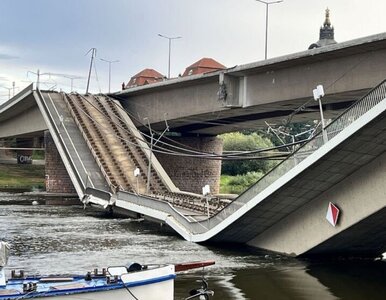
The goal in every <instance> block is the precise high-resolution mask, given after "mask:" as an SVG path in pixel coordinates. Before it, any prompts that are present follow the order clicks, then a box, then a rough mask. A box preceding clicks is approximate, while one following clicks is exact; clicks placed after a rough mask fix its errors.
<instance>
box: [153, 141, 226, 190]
mask: <svg viewBox="0 0 386 300" xmlns="http://www.w3.org/2000/svg"><path fill="white" fill-rule="evenodd" d="M172 139H173V140H174V141H176V142H178V143H181V144H183V145H185V146H186V147H192V148H194V149H198V150H199V151H204V152H209V153H219V154H221V153H222V141H221V140H220V139H219V138H217V137H207V136H206V137H173V138H172ZM181 147H184V146H181ZM174 150H175V149H174ZM156 156H157V158H158V160H159V161H160V163H161V165H162V166H163V167H164V169H165V171H166V172H167V173H168V175H169V176H170V178H171V179H172V181H173V182H174V184H175V185H176V186H177V187H178V188H179V189H180V190H182V191H187V192H192V193H198V194H201V193H202V188H203V187H204V186H205V185H207V184H209V185H210V190H211V193H212V194H217V193H219V190H220V174H221V161H220V160H208V159H198V158H193V157H184V156H174V155H166V154H159V153H156Z"/></svg>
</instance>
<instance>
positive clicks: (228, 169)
mask: <svg viewBox="0 0 386 300" xmlns="http://www.w3.org/2000/svg"><path fill="white" fill-rule="evenodd" d="M220 138H221V139H222V140H223V143H224V148H223V149H224V152H225V153H224V154H226V151H252V150H258V149H266V148H271V147H273V144H272V142H271V141H270V140H269V139H268V138H264V137H262V136H261V135H259V134H257V133H256V132H253V133H252V134H248V135H245V134H242V133H241V132H232V133H226V134H223V135H221V136H220ZM272 166H273V164H272V162H271V161H269V160H267V159H251V160H224V161H223V163H222V173H223V174H227V175H243V174H247V173H248V172H261V173H266V172H267V171H268V170H270V169H271V168H272Z"/></svg>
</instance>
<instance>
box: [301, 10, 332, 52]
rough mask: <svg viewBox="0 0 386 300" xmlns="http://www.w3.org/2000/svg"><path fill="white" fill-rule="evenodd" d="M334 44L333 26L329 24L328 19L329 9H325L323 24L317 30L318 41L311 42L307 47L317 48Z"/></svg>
mask: <svg viewBox="0 0 386 300" xmlns="http://www.w3.org/2000/svg"><path fill="white" fill-rule="evenodd" d="M332 44H336V41H335V39H334V27H333V26H331V21H330V10H329V9H328V8H327V9H326V18H325V20H324V23H323V26H322V27H320V31H319V41H317V42H316V43H313V44H311V45H310V46H309V47H308V49H314V48H319V47H323V46H327V45H332Z"/></svg>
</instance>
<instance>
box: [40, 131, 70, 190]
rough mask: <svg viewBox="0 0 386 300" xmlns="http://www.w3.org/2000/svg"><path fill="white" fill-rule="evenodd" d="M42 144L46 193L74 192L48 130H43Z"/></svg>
mask: <svg viewBox="0 0 386 300" xmlns="http://www.w3.org/2000/svg"><path fill="white" fill-rule="evenodd" d="M44 144H45V145H44V146H45V149H46V151H45V152H46V157H45V158H46V165H45V172H46V191H47V192H48V193H69V194H76V190H75V188H74V185H73V184H72V182H71V179H70V176H69V175H68V173H67V170H66V168H65V166H64V164H63V161H62V159H61V157H60V155H59V152H58V150H57V148H56V146H55V143H54V141H53V139H52V136H51V134H50V132H49V131H45V132H44Z"/></svg>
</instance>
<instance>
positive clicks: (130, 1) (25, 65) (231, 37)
mask: <svg viewBox="0 0 386 300" xmlns="http://www.w3.org/2000/svg"><path fill="white" fill-rule="evenodd" d="M271 2H272V1H271ZM327 7H328V8H329V9H330V19H331V23H332V25H333V26H334V28H335V40H336V41H337V42H344V41H348V40H352V39H356V38H360V37H364V36H369V35H373V34H378V33H382V32H385V31H386V18H385V17H384V12H385V11H386V1H385V0H369V1H367V2H365V1H363V0H284V1H283V2H282V3H278V4H272V5H269V14H268V16H269V23H268V58H272V57H277V56H282V55H287V54H291V53H296V52H300V51H304V50H307V48H308V46H309V45H310V44H311V43H313V42H316V41H317V40H318V38H319V28H320V26H321V25H322V24H323V22H324V15H325V9H326V8H327ZM265 9H266V6H265V5H264V4H262V3H259V2H257V1H255V0H146V1H138V0H0V103H2V101H5V100H6V99H8V95H9V92H10V93H11V94H12V93H13V90H12V84H13V82H15V91H16V92H18V91H19V90H20V89H22V88H24V87H26V86H27V85H28V84H30V83H31V82H35V81H36V74H34V73H37V70H40V73H41V74H42V75H41V82H42V83H41V89H50V88H54V89H56V90H64V91H70V89H71V88H70V86H71V79H70V78H69V77H72V78H74V79H73V89H74V90H76V91H78V92H80V93H84V92H85V90H86V84H87V76H88V71H89V65H90V58H91V56H90V53H89V54H87V55H86V53H87V52H88V51H89V50H90V49H91V48H96V49H97V52H96V59H95V67H94V68H93V72H92V77H91V83H90V91H91V92H100V91H101V92H108V82H109V71H108V70H109V64H108V63H106V62H104V61H102V60H101V59H105V60H110V61H115V60H119V62H116V63H112V64H111V68H112V71H111V76H112V78H111V91H112V92H113V91H118V90H120V89H121V84H122V82H125V83H127V82H128V80H129V79H130V77H131V76H133V75H135V74H136V73H138V72H140V71H141V70H143V69H145V68H152V69H155V70H157V71H159V72H160V73H162V74H164V75H167V72H168V40H167V39H164V38H161V37H159V36H158V34H162V35H166V36H169V37H176V36H181V37H182V38H181V39H178V40H174V41H173V42H172V47H171V76H172V77H173V76H174V77H175V76H178V74H180V73H183V71H184V69H185V68H186V67H187V66H189V65H191V64H193V63H194V62H196V61H197V60H199V59H201V58H203V57H211V58H214V59H215V60H217V61H218V62H220V63H222V64H223V65H225V66H227V67H233V66H235V65H242V64H246V63H251V62H256V61H260V60H263V59H264V46H265ZM54 74H59V75H54Z"/></svg>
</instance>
